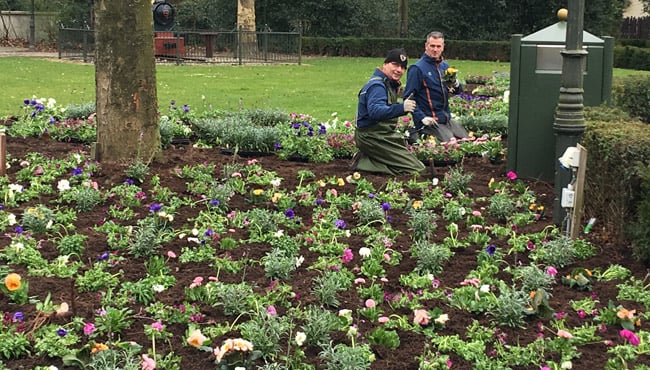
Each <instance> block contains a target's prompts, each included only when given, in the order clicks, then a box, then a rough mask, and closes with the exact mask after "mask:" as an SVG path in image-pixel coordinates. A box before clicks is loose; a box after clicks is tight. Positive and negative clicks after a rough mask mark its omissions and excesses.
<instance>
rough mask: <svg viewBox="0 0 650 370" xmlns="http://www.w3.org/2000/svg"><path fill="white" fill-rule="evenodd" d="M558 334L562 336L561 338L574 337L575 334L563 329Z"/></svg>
mask: <svg viewBox="0 0 650 370" xmlns="http://www.w3.org/2000/svg"><path fill="white" fill-rule="evenodd" d="M557 336H558V337H560V338H566V339H571V338H573V335H572V334H571V333H569V332H568V331H566V330H562V329H560V330H558V331H557Z"/></svg>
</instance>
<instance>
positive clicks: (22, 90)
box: [0, 57, 650, 120]
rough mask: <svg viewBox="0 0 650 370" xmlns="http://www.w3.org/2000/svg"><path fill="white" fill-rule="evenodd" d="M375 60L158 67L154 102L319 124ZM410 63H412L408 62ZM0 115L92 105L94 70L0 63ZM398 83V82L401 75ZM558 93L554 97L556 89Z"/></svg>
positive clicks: (463, 66)
mask: <svg viewBox="0 0 650 370" xmlns="http://www.w3.org/2000/svg"><path fill="white" fill-rule="evenodd" d="M382 61H383V60H382V59H381V58H320V57H318V58H312V57H305V58H303V64H302V65H273V66H230V65H182V66H176V65H158V66H157V79H158V102H159V106H160V107H161V110H164V109H165V107H166V106H167V104H168V103H169V102H170V101H171V100H175V101H176V103H178V104H189V105H190V107H191V108H192V109H199V110H202V109H203V107H206V108H209V107H212V108H213V109H222V110H237V109H239V108H240V107H242V108H271V109H281V110H284V111H287V112H300V113H309V114H311V115H313V116H314V117H316V118H317V119H320V120H327V119H328V118H329V117H330V115H331V114H332V113H333V112H337V113H338V116H339V117H341V118H342V119H348V120H351V119H352V118H354V115H355V112H356V104H357V99H356V95H357V92H358V91H359V89H360V88H361V87H362V86H363V84H364V83H365V82H366V80H367V79H368V78H369V77H370V75H371V74H372V72H373V69H374V68H375V67H377V66H380V65H381V63H382ZM411 61H412V62H413V61H414V58H412V59H411ZM450 63H451V65H453V66H454V67H456V68H458V69H459V76H460V78H461V79H462V78H463V77H465V76H466V75H467V74H473V75H491V74H492V73H493V72H498V73H503V72H509V70H510V65H509V63H500V62H477V61H460V60H459V61H456V60H451V61H450ZM0 69H1V70H2V71H3V73H2V74H1V75H0V86H2V87H3V99H2V100H1V101H0V117H1V116H6V115H10V114H16V113H17V112H18V111H19V110H20V108H21V107H22V104H23V100H24V99H26V98H31V97H32V96H36V97H37V98H54V99H56V100H57V102H58V103H59V104H62V105H64V106H65V105H67V104H69V103H86V102H93V101H94V97H95V88H94V66H93V65H90V64H79V63H70V62H65V61H60V60H46V59H40V58H26V57H7V58H0ZM648 74H650V72H649V71H631V70H621V69H615V70H614V76H615V77H623V76H627V75H648ZM404 81H405V78H404ZM558 94H559V92H558Z"/></svg>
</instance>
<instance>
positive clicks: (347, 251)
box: [341, 248, 354, 263]
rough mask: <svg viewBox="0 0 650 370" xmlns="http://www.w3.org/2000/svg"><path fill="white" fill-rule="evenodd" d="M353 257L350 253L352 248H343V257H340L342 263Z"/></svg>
mask: <svg viewBox="0 0 650 370" xmlns="http://www.w3.org/2000/svg"><path fill="white" fill-rule="evenodd" d="M353 258H354V254H352V249H350V248H345V250H343V257H341V261H342V262H343V263H348V262H350V261H352V259H353Z"/></svg>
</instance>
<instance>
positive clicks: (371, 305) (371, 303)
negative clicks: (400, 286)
mask: <svg viewBox="0 0 650 370" xmlns="http://www.w3.org/2000/svg"><path fill="white" fill-rule="evenodd" d="M375 306H377V303H375V300H374V299H370V298H369V299H366V307H367V308H374V307H375Z"/></svg>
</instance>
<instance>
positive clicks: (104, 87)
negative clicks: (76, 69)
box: [95, 0, 162, 162]
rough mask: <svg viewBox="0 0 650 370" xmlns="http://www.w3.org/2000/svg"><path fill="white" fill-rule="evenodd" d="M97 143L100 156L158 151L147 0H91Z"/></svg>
mask: <svg viewBox="0 0 650 370" xmlns="http://www.w3.org/2000/svg"><path fill="white" fill-rule="evenodd" d="M95 89H96V106H97V143H96V146H95V158H96V159H97V160H100V161H103V162H106V161H108V162H118V161H129V162H131V161H133V160H134V159H136V160H142V161H143V162H149V161H150V160H152V159H153V158H154V157H156V156H158V155H159V154H160V153H161V152H162V150H161V146H160V131H159V128H158V115H157V109H158V101H157V97H156V93H157V90H156V61H155V58H154V45H153V15H152V11H151V3H150V2H149V1H148V0H97V1H96V2H95Z"/></svg>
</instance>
